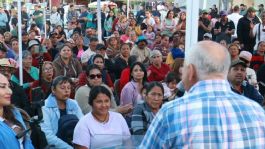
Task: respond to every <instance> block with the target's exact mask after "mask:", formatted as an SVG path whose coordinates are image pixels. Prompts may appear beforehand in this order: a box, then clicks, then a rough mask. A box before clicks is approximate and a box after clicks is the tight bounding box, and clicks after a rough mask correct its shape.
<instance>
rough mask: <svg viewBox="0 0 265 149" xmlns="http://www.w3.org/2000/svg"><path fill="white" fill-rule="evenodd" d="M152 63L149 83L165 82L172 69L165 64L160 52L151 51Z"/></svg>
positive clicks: (148, 74) (149, 71)
mask: <svg viewBox="0 0 265 149" xmlns="http://www.w3.org/2000/svg"><path fill="white" fill-rule="evenodd" d="M150 62H151V65H150V66H149V67H148V70H147V76H148V81H150V82H151V81H163V80H164V79H165V77H166V75H167V74H168V72H169V71H170V68H169V66H168V65H167V64H164V63H163V61H162V54H161V52H160V51H158V50H153V51H151V54H150Z"/></svg>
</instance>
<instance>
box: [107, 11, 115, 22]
mask: <svg viewBox="0 0 265 149" xmlns="http://www.w3.org/2000/svg"><path fill="white" fill-rule="evenodd" d="M110 12H113V16H112V18H113V20H115V19H116V16H115V13H114V11H113V10H110V11H109V13H110ZM109 18H110V15H109V14H108V16H107V19H106V20H109Z"/></svg>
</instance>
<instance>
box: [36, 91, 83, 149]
mask: <svg viewBox="0 0 265 149" xmlns="http://www.w3.org/2000/svg"><path fill="white" fill-rule="evenodd" d="M66 112H67V114H75V115H76V116H77V117H78V118H79V119H80V118H81V117H82V116H83V113H82V111H81V109H80V107H79V106H78V104H77V102H76V101H75V100H72V99H67V100H66ZM42 113H43V122H42V123H41V124H40V125H41V129H42V131H43V132H44V133H45V135H46V139H47V141H48V144H49V145H53V146H54V148H56V149H57V148H58V149H60V148H63V149H71V148H72V147H71V146H70V145H68V144H67V143H66V142H64V141H62V140H61V139H60V138H58V137H57V136H56V133H57V131H58V121H59V119H60V111H59V108H58V105H57V102H56V97H55V96H54V95H52V94H51V95H50V96H49V97H48V98H47V99H46V100H45V105H44V106H43V107H42Z"/></svg>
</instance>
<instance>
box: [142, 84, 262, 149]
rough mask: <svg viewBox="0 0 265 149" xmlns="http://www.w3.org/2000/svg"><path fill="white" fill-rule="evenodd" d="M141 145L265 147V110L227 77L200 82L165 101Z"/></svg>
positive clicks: (157, 146)
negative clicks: (238, 90)
mask: <svg viewBox="0 0 265 149" xmlns="http://www.w3.org/2000/svg"><path fill="white" fill-rule="evenodd" d="M139 148H148V149H153V148H154V149H158V148H166V149H168V148H214V149H215V148H262V149H264V148H265V111H264V110H263V109H262V107H261V106H260V105H258V104H257V103H256V102H254V101H252V100H250V99H248V98H246V97H244V96H241V95H238V94H236V93H233V92H232V91H231V88H230V86H229V83H228V82H227V81H225V80H207V81H200V82H198V83H196V84H195V85H194V86H193V87H192V88H191V89H190V91H189V93H188V94H187V95H185V96H184V97H182V98H179V99H176V100H173V101H171V102H169V103H167V104H165V105H164V106H163V107H162V108H161V109H160V111H159V112H158V114H157V115H156V117H155V118H154V120H153V121H152V123H151V125H150V127H149V129H148V131H147V132H146V135H145V137H144V139H143V141H142V143H141V145H140V146H139Z"/></svg>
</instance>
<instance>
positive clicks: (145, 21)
mask: <svg viewBox="0 0 265 149" xmlns="http://www.w3.org/2000/svg"><path fill="white" fill-rule="evenodd" d="M143 23H145V24H146V25H151V26H154V25H155V24H156V23H155V20H154V18H153V17H151V18H150V19H148V20H147V19H144V20H143Z"/></svg>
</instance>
